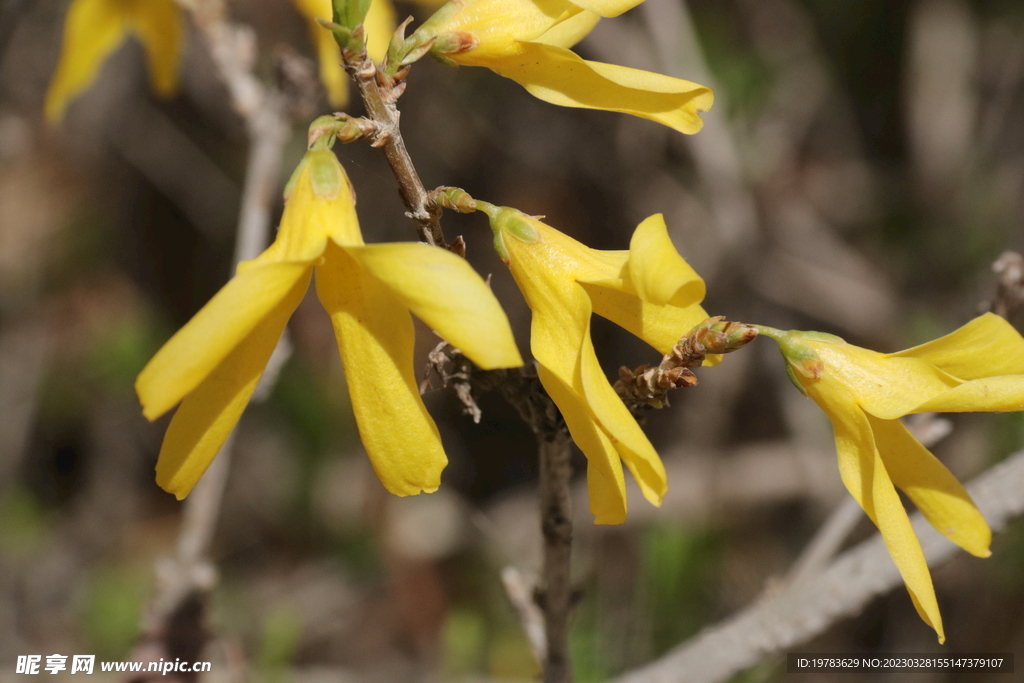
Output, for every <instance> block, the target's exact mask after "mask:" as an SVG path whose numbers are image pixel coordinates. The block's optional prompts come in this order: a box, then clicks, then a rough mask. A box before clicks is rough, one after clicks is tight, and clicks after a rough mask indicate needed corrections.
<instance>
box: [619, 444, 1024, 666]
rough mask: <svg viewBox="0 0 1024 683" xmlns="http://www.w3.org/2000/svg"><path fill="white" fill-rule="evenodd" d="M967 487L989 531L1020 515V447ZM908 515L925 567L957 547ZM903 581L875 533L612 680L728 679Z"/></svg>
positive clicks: (1023, 492)
mask: <svg viewBox="0 0 1024 683" xmlns="http://www.w3.org/2000/svg"><path fill="white" fill-rule="evenodd" d="M967 491H968V492H969V493H970V494H971V497H972V498H973V499H974V500H975V501H976V502H977V503H978V508H979V509H980V510H981V512H982V514H983V515H984V516H985V519H986V520H988V523H989V526H991V527H992V530H993V531H999V530H1002V529H1003V528H1005V527H1006V525H1007V524H1008V523H1009V522H1010V521H1011V520H1013V519H1015V518H1017V517H1019V516H1021V514H1024V451H1021V452H1019V453H1016V454H1015V455H1013V456H1011V457H1009V458H1007V459H1006V460H1004V461H1003V462H1001V463H1000V464H998V465H996V466H995V467H993V468H991V469H990V470H988V471H987V472H985V473H984V474H982V475H980V476H978V477H976V478H975V479H974V480H973V481H972V482H971V483H970V484H968V486H967ZM911 521H912V522H913V525H914V531H915V533H916V534H917V537H918V538H919V539H920V540H921V546H922V548H923V549H924V553H925V557H926V558H927V559H928V565H929V566H931V567H934V566H937V565H939V564H941V563H942V562H944V561H946V560H947V559H949V558H950V557H952V556H953V555H954V554H956V553H958V551H959V549H958V548H957V547H956V546H955V545H953V544H952V543H950V542H949V541H948V540H947V539H946V538H945V537H943V536H942V535H940V534H939V532H937V531H935V529H933V528H932V526H931V525H930V524H928V522H927V521H926V520H925V519H924V517H922V516H921V514H920V513H915V514H914V515H913V516H912V517H911ZM902 583H903V579H902V578H901V577H900V574H899V571H897V569H896V565H895V564H893V562H892V559H891V558H890V557H889V551H888V550H887V549H886V547H885V542H884V541H883V540H882V537H881V534H875V535H874V536H873V537H872V538H870V539H868V540H867V541H864V542H863V543H861V544H860V545H858V546H856V547H854V548H852V549H850V550H848V551H846V552H845V553H843V554H842V555H840V556H839V558H838V559H837V560H836V561H835V562H833V563H832V565H831V566H829V568H828V569H827V570H826V571H824V572H822V573H821V574H819V575H818V576H816V577H814V578H812V579H810V580H808V581H807V582H806V583H803V584H801V585H792V586H788V587H787V588H785V589H784V590H782V591H781V592H779V593H778V594H775V595H772V596H769V597H767V598H765V599H764V600H762V601H760V602H758V603H756V604H754V605H752V606H751V607H749V608H747V609H746V610H744V611H743V612H740V613H739V614H737V615H736V616H734V617H732V618H730V619H728V620H726V621H725V622H723V623H721V624H719V625H717V626H713V627H711V628H709V629H707V630H705V631H704V632H703V633H701V634H700V635H698V636H696V637H695V638H693V639H691V640H690V641H687V642H685V643H683V644H681V645H679V646H677V647H676V648H675V649H673V650H671V651H670V652H669V653H668V654H666V655H665V656H664V657H661V658H660V659H658V660H656V661H654V662H652V663H650V664H648V665H646V666H644V667H642V668H640V669H637V670H635V671H631V672H628V673H626V674H625V675H623V676H621V677H619V678H617V679H615V682H614V683H683V682H684V681H685V682H686V683H719V682H720V681H725V680H728V679H729V678H731V677H732V676H734V675H736V674H737V673H738V672H740V671H742V670H744V669H746V668H748V667H751V666H753V665H755V664H757V663H758V662H759V661H761V660H762V659H763V658H764V657H766V656H768V655H771V654H775V653H778V652H782V651H784V650H786V649H787V648H791V647H794V646H797V645H799V644H800V643H803V642H805V641H807V640H809V639H811V638H813V637H814V636H816V635H818V634H819V633H822V632H823V631H825V630H826V629H827V628H829V627H830V626H831V625H832V624H833V623H835V622H837V621H839V620H840V619H843V618H845V617H848V616H851V615H854V614H857V613H858V612H859V611H860V610H862V609H863V608H864V606H865V605H866V604H867V603H868V602H869V601H870V600H871V599H873V598H874V597H875V596H877V595H881V594H882V593H885V592H887V591H890V590H892V589H893V588H895V587H897V586H899V585H901V584H902Z"/></svg>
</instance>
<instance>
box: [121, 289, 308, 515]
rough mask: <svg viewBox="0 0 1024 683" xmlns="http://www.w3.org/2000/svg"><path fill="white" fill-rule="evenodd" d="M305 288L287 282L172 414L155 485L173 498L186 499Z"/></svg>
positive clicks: (221, 442)
mask: <svg viewBox="0 0 1024 683" xmlns="http://www.w3.org/2000/svg"><path fill="white" fill-rule="evenodd" d="M308 285H309V280H308V278H307V279H304V280H301V281H299V282H295V283H293V286H292V287H291V289H290V290H289V291H288V292H286V293H285V296H284V298H282V299H279V300H278V301H277V303H276V304H275V305H274V306H273V307H272V308H271V309H270V310H268V311H266V313H265V314H264V315H263V316H262V317H261V319H260V320H259V321H258V322H257V324H256V326H255V327H253V328H252V330H251V331H250V332H249V333H248V334H247V335H245V337H244V338H243V339H242V340H241V341H240V342H238V343H236V344H235V345H234V348H233V349H231V350H230V352H229V353H228V354H227V355H226V356H225V357H224V358H223V360H222V361H221V362H220V363H219V364H218V365H217V367H215V368H214V369H213V370H212V371H211V372H210V373H209V374H208V375H207V376H206V378H205V379H204V380H203V381H202V382H201V383H200V384H199V386H197V387H196V388H195V390H194V391H192V392H191V393H190V394H189V395H188V396H186V397H185V400H184V401H182V403H181V406H180V407H179V408H178V410H177V412H175V413H174V418H173V419H171V424H170V426H169V427H168V428H167V434H165V435H164V442H163V445H162V446H161V448H160V458H159V459H158V460H157V464H156V483H157V484H159V485H160V487H161V488H163V489H164V490H165V491H168V492H170V493H173V494H174V495H175V496H176V497H177V498H178V500H181V499H182V498H184V497H185V496H187V495H188V493H189V491H191V490H192V488H193V487H194V486H195V485H196V482H198V481H199V478H200V477H201V476H203V472H205V471H206V468H207V467H209V465H210V463H211V462H213V458H214V456H216V455H217V451H219V450H220V447H221V446H222V445H224V441H225V440H227V438H228V435H229V434H231V430H232V429H234V427H235V424H236V423H237V422H238V418H239V417H240V416H241V415H242V411H243V410H245V406H246V404H247V403H248V402H249V397H250V396H252V392H253V390H254V389H255V388H256V384H257V383H258V382H259V379H260V375H262V374H263V368H264V367H266V365H267V360H269V359H270V354H271V353H273V351H274V347H275V346H276V345H277V340H278V339H279V338H280V337H281V332H282V331H284V327H285V325H286V324H287V323H288V318H290V317H291V315H292V312H293V311H294V310H295V308H296V307H297V306H298V305H299V302H300V301H302V297H303V295H304V294H305V292H306V288H307V287H308ZM165 348H166V347H165ZM197 350H198V349H197ZM154 360H155V359H154ZM140 382H141V380H140Z"/></svg>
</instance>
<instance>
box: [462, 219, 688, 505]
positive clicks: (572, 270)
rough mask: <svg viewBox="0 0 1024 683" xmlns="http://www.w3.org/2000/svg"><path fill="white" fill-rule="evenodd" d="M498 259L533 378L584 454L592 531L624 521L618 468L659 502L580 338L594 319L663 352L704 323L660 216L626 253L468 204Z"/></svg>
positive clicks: (648, 455)
mask: <svg viewBox="0 0 1024 683" xmlns="http://www.w3.org/2000/svg"><path fill="white" fill-rule="evenodd" d="M477 208H478V209H480V210H482V211H484V212H486V213H487V214H488V216H489V217H490V219H491V229H492V230H493V231H494V243H495V248H496V249H497V251H498V254H499V255H500V256H501V258H502V260H503V261H504V262H505V263H506V264H507V265H508V267H509V269H510V270H511V271H512V276H513V277H514V278H515V281H516V284H518V285H519V289H520V290H521V291H522V293H523V296H524V297H525V298H526V302H527V304H529V306H530V310H532V311H533V324H532V328H531V336H530V345H531V347H532V349H533V355H534V357H535V358H536V359H537V363H538V365H539V376H540V380H541V382H542V383H543V385H544V388H545V389H546V390H547V392H548V394H550V396H551V398H552V400H554V402H555V404H556V405H558V408H559V410H560V411H561V412H562V416H563V417H564V418H565V422H566V425H567V426H568V427H569V432H570V433H571V434H572V438H573V440H574V441H575V442H576V443H577V444H578V445H579V447H580V450H582V451H583V454H584V455H586V456H587V463H588V464H587V485H588V488H589V491H590V510H591V512H592V513H593V514H594V517H595V522H596V523H598V524H620V523H622V522H623V521H624V520H625V517H626V488H625V479H624V477H623V473H622V464H621V462H620V460H621V461H624V462H625V463H626V466H627V467H628V468H629V470H630V472H632V474H633V478H634V479H636V482H637V484H638V485H639V486H640V490H641V491H642V492H643V494H644V496H645V497H646V498H647V500H648V501H650V502H651V503H652V504H654V505H660V504H661V500H662V498H663V496H664V494H665V489H666V481H665V468H664V467H663V466H662V463H661V459H660V458H659V457H658V454H657V453H656V452H655V450H654V447H653V446H651V443H650V442H649V441H648V440H647V437H646V436H645V435H644V433H643V431H641V429H640V426H639V425H637V423H636V421H635V420H634V419H633V417H632V416H631V415H630V413H629V410H628V409H627V408H626V406H625V405H624V404H623V403H622V400H621V399H620V398H619V397H618V395H617V394H616V393H615V390H614V389H613V388H612V386H611V384H609V382H608V379H607V377H605V375H604V372H603V371H602V370H601V366H600V365H599V364H598V361H597V355H596V354H595V352H594V345H593V343H592V342H591V339H590V315H591V313H592V312H593V313H597V314H598V315H600V316H602V317H605V318H607V319H609V320H611V321H612V322H614V323H616V324H618V325H620V326H622V327H624V328H625V329H627V330H629V331H630V332H631V333H633V334H635V335H637V336H638V337H640V338H641V339H643V340H644V341H646V342H648V343H649V344H651V345H652V346H653V347H654V348H656V349H658V350H659V351H660V352H661V353H666V352H668V350H669V349H670V348H671V347H672V345H673V344H675V343H676V342H677V341H678V340H679V337H680V336H682V335H683V334H685V333H686V332H687V331H688V330H690V329H691V328H692V327H693V326H694V325H696V324H697V323H699V322H701V321H702V320H704V319H705V318H707V314H706V313H705V312H704V310H703V309H702V308H701V307H700V305H699V302H700V301H701V299H703V297H704V282H703V281H702V280H701V279H700V277H699V276H698V275H697V274H696V273H695V272H694V271H693V269H692V268H690V266H689V265H687V263H686V262H685V261H684V260H683V258H682V257H681V256H680V255H679V254H678V253H677V252H676V250H675V248H674V247H673V246H672V242H671V240H670V239H669V237H668V232H667V230H666V228H665V221H664V219H663V218H662V217H661V215H660V214H659V215H655V216H651V217H650V218H648V219H647V220H645V221H644V222H643V223H641V224H640V225H639V226H638V227H637V229H636V232H634V233H633V238H632V240H631V241H630V245H629V251H598V250H595V249H590V248H589V247H586V246H584V245H583V244H580V243H579V242H577V241H576V240H574V239H572V238H571V237H569V236H567V235H565V234H563V233H561V232H559V231H557V230H555V229H554V228H551V227H549V226H547V225H545V224H544V223H541V222H540V221H538V220H536V219H534V218H531V217H529V216H526V215H524V214H522V213H521V212H519V211H517V210H515V209H510V208H506V207H496V206H492V205H490V204H487V203H486V202H481V201H477Z"/></svg>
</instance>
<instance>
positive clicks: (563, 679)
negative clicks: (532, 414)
mask: <svg viewBox="0 0 1024 683" xmlns="http://www.w3.org/2000/svg"><path fill="white" fill-rule="evenodd" d="M571 447H572V440H571V439H570V438H569V436H568V435H567V434H559V435H557V436H555V438H552V439H540V440H539V444H538V454H539V456H540V526H541V532H542V533H543V535H544V563H543V573H544V574H543V575H544V583H543V587H542V589H541V591H540V592H539V593H538V596H537V597H538V603H539V604H540V607H541V609H542V610H543V611H544V635H545V638H546V641H547V650H546V652H545V659H544V683H570V682H571V681H572V665H571V662H570V660H569V622H570V619H571V617H572V577H571V571H570V570H571V559H572V509H571V507H570V496H569V481H570V479H572V464H571V463H570V461H569V457H570V454H571V450H570V449H571Z"/></svg>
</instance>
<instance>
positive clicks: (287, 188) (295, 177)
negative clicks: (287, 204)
mask: <svg viewBox="0 0 1024 683" xmlns="http://www.w3.org/2000/svg"><path fill="white" fill-rule="evenodd" d="M308 163H309V159H308V158H307V155H303V156H302V159H301V160H299V165H298V166H296V167H295V170H294V171H292V174H291V176H290V177H289V178H288V182H287V183H285V184H284V200H285V201H288V198H289V197H291V196H292V191H293V190H294V189H295V183H297V182H299V176H300V175H302V169H304V168H306V164H308Z"/></svg>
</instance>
